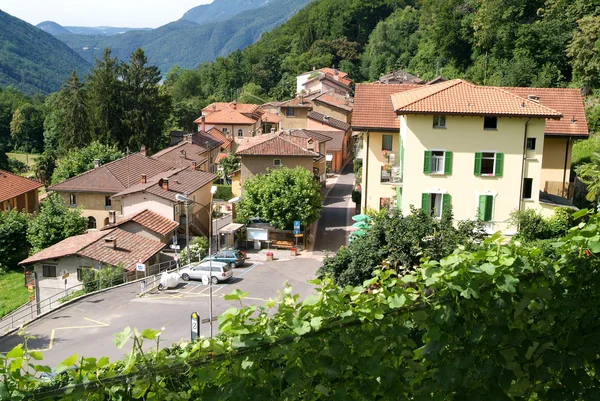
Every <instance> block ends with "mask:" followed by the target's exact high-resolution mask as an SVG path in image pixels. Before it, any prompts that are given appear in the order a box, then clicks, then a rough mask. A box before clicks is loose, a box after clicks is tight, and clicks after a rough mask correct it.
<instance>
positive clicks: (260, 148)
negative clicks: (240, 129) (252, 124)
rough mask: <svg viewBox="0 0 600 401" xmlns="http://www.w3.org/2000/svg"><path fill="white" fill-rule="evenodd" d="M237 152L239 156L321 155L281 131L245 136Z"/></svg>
mask: <svg viewBox="0 0 600 401" xmlns="http://www.w3.org/2000/svg"><path fill="white" fill-rule="evenodd" d="M235 154H236V155H239V156H306V157H317V156H319V154H318V153H316V152H313V151H310V150H307V149H305V148H304V147H302V146H301V145H299V144H297V143H294V142H293V141H292V140H289V139H286V138H284V137H283V135H281V133H275V134H263V135H259V136H255V137H252V138H245V139H244V140H243V141H242V143H240V145H239V147H238V148H237V151H236V152H235Z"/></svg>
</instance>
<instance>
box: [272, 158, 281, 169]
mask: <svg viewBox="0 0 600 401" xmlns="http://www.w3.org/2000/svg"><path fill="white" fill-rule="evenodd" d="M282 165H283V164H282V163H281V159H273V166H275V167H280V166H282Z"/></svg>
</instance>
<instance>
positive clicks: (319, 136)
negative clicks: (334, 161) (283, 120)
mask: <svg viewBox="0 0 600 401" xmlns="http://www.w3.org/2000/svg"><path fill="white" fill-rule="evenodd" d="M283 132H285V131H283ZM288 132H289V135H290V136H296V137H300V138H312V139H314V140H316V141H317V142H329V141H331V139H332V138H331V136H330V135H329V132H331V131H318V130H309V129H295V130H291V131H288Z"/></svg>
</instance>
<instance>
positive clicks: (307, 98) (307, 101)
mask: <svg viewBox="0 0 600 401" xmlns="http://www.w3.org/2000/svg"><path fill="white" fill-rule="evenodd" d="M320 95H321V92H311V93H309V94H306V95H298V96H296V97H295V98H293V99H290V100H286V101H285V102H281V104H280V105H279V106H280V107H308V108H310V107H312V106H313V104H312V100H313V99H314V98H316V97H318V96H320ZM300 99H302V101H300Z"/></svg>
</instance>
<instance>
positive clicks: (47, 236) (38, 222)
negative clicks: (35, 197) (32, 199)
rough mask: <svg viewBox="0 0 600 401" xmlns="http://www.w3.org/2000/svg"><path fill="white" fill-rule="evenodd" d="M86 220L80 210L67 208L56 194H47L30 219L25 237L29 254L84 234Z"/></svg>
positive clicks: (86, 224)
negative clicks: (37, 211) (30, 247)
mask: <svg viewBox="0 0 600 401" xmlns="http://www.w3.org/2000/svg"><path fill="white" fill-rule="evenodd" d="M87 226H88V221H87V219H86V218H85V217H83V216H82V215H81V210H79V209H71V208H68V207H67V206H66V205H65V203H64V201H63V200H62V198H61V197H60V196H59V195H58V194H51V195H49V196H48V197H47V198H46V200H45V201H44V202H43V203H42V204H41V206H40V211H39V213H38V214H37V215H36V216H35V217H34V218H33V219H32V220H31V223H30V224H29V228H28V229H27V239H28V240H29V243H30V244H31V246H32V249H31V254H34V253H37V252H39V251H41V250H43V249H46V248H48V247H49V246H52V245H54V244H57V243H59V242H60V241H62V240H64V239H65V238H68V237H71V236H73V235H80V234H84V233H85V232H86V230H87Z"/></svg>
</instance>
